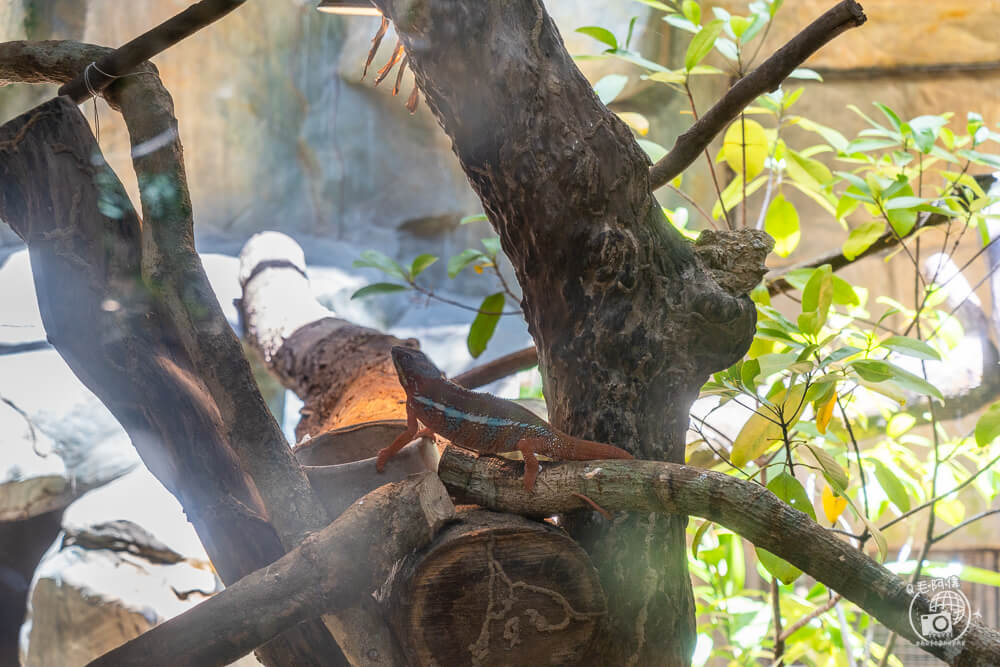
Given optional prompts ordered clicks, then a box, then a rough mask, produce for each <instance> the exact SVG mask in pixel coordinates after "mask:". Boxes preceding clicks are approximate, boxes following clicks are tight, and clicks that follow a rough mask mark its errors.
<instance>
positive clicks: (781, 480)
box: [767, 472, 816, 521]
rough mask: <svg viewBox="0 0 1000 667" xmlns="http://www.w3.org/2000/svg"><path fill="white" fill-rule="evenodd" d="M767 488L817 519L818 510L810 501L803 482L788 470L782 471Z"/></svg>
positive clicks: (769, 482)
mask: <svg viewBox="0 0 1000 667" xmlns="http://www.w3.org/2000/svg"><path fill="white" fill-rule="evenodd" d="M767 489H768V490H769V491H770V492H771V493H773V494H774V495H776V496H778V497H779V498H781V499H782V500H783V501H785V502H786V503H788V504H789V505H791V506H792V507H793V508H794V509H797V510H798V511H800V512H805V513H806V514H808V515H809V517H810V518H811V519H812V520H813V521H815V520H816V510H814V509H813V506H812V503H810V502H809V496H808V495H806V490H805V489H804V488H802V483H801V482H800V481H799V480H797V479H795V477H793V476H792V475H790V474H788V473H787V472H782V473H781V474H779V475H777V476H776V477H774V478H773V479H771V480H769V481H768V483H767Z"/></svg>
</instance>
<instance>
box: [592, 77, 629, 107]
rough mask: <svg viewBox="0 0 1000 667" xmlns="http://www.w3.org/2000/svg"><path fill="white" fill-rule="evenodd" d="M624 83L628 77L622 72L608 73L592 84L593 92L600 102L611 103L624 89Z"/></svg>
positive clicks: (626, 82)
mask: <svg viewBox="0 0 1000 667" xmlns="http://www.w3.org/2000/svg"><path fill="white" fill-rule="evenodd" d="M626 84H628V77H627V76H625V75H624V74H608V75H607V76H605V77H602V78H601V80H600V81H598V82H597V83H595V84H594V92H595V93H597V97H598V98H599V99H600V100H601V102H602V103H604V104H611V103H612V102H614V101H615V98H616V97H618V96H619V95H620V94H621V92H622V91H623V90H625V86H626Z"/></svg>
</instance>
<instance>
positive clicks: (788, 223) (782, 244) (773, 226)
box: [764, 195, 802, 257]
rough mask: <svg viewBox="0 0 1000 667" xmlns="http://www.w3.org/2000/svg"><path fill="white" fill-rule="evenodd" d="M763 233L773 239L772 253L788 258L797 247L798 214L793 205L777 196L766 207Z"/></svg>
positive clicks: (798, 234) (799, 236)
mask: <svg viewBox="0 0 1000 667" xmlns="http://www.w3.org/2000/svg"><path fill="white" fill-rule="evenodd" d="M764 231H766V232H767V233H768V234H770V235H771V236H773V237H774V241H775V245H774V251H775V252H776V253H778V255H780V256H781V257H788V256H789V255H791V254H792V252H793V251H794V250H795V248H796V247H798V245H799V239H800V238H801V236H802V235H801V232H800V231H799V212H798V211H796V210H795V205H794V204H792V202H790V201H788V200H787V199H785V196H784V195H778V196H777V197H775V198H774V200H773V201H772V202H771V205H770V206H768V207H767V216H766V217H765V218H764Z"/></svg>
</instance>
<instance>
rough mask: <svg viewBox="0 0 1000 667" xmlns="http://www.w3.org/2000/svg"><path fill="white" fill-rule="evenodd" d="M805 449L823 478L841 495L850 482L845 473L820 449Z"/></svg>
mask: <svg viewBox="0 0 1000 667" xmlns="http://www.w3.org/2000/svg"><path fill="white" fill-rule="evenodd" d="M806 449H807V451H808V452H809V453H810V454H812V455H813V458H815V459H816V463H818V464H819V467H820V468H822V470H823V474H824V476H825V477H826V479H827V481H828V482H830V486H831V487H833V488H834V489H835V490H836V491H837V492H838V493H843V492H844V490H845V489H846V488H847V485H848V483H849V482H850V480H849V478H848V477H847V471H846V470H844V468H843V467H842V466H841V465H840V464H839V463H837V460H836V459H835V458H833V456H831V455H830V453H829V452H827V451H826V450H825V449H823V448H822V447H820V446H818V445H806ZM814 518H815V517H814Z"/></svg>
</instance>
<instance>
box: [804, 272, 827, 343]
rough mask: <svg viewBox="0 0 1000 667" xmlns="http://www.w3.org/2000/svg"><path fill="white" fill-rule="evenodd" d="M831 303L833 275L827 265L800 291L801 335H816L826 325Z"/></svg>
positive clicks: (814, 274)
mask: <svg viewBox="0 0 1000 667" xmlns="http://www.w3.org/2000/svg"><path fill="white" fill-rule="evenodd" d="M832 303H833V273H832V271H831V269H830V265H829V264H824V265H823V266H821V267H819V268H818V269H816V270H815V271H813V274H812V276H811V277H810V278H809V282H807V283H806V286H805V289H803V290H802V314H801V315H800V316H799V328H801V329H802V331H803V333H807V334H814V335H815V334H817V333H819V331H820V329H821V328H822V327H823V325H824V324H825V323H826V318H827V315H829V312H830V305H831V304H832Z"/></svg>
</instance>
